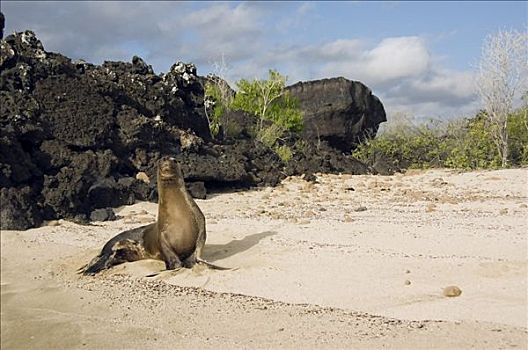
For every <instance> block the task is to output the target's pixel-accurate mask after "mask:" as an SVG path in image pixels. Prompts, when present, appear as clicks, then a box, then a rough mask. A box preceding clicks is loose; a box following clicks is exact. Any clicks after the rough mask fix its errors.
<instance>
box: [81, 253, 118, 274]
mask: <svg viewBox="0 0 528 350" xmlns="http://www.w3.org/2000/svg"><path fill="white" fill-rule="evenodd" d="M112 265H114V264H112V256H111V255H109V254H102V255H98V256H96V257H95V258H93V259H92V261H90V262H89V263H88V265H86V266H85V267H84V271H82V274H83V275H95V274H96V273H98V272H100V271H102V270H104V269H107V268H109V267H110V266H112Z"/></svg>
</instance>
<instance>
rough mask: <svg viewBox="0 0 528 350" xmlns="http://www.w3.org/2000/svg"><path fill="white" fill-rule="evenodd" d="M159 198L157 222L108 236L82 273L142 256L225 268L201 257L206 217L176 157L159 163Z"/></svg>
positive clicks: (176, 264)
mask: <svg viewBox="0 0 528 350" xmlns="http://www.w3.org/2000/svg"><path fill="white" fill-rule="evenodd" d="M158 198H159V200H158V218H157V221H156V222H155V223H152V224H149V225H145V226H141V227H137V228H134V229H131V230H128V231H124V232H121V233H120V234H118V235H117V236H115V237H113V238H112V239H110V240H109V241H108V242H107V243H106V244H105V245H104V247H103V249H102V250H101V252H100V253H99V255H97V256H96V257H95V258H93V259H92V261H90V263H88V264H87V265H86V267H84V268H81V270H82V271H83V273H84V274H85V275H93V274H95V273H97V272H99V271H101V270H104V269H107V268H109V267H111V266H113V265H117V264H120V263H123V262H127V261H136V260H141V259H158V260H163V261H164V262H165V267H166V268H167V270H174V269H179V268H181V267H188V268H190V267H192V266H193V265H194V264H196V263H202V264H205V265H207V266H209V267H212V268H216V269H228V268H223V267H220V266H216V265H213V264H211V263H209V262H207V261H205V260H203V259H202V250H203V247H204V245H205V239H206V232H205V217H204V215H203V213H202V211H201V210H200V208H199V207H198V205H197V204H196V203H195V201H194V200H193V198H192V197H191V195H189V193H188V192H187V190H186V188H185V182H184V180H183V175H182V172H181V169H180V166H179V164H178V162H177V161H176V159H175V158H172V157H163V158H161V159H160V160H159V162H158Z"/></svg>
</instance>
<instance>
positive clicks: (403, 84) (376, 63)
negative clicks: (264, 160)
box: [2, 2, 475, 116]
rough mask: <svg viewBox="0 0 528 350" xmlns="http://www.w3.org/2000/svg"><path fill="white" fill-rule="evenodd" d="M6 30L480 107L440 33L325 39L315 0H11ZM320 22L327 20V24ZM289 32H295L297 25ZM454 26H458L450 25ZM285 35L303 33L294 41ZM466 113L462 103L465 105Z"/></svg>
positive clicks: (72, 53) (403, 106) (84, 48)
mask: <svg viewBox="0 0 528 350" xmlns="http://www.w3.org/2000/svg"><path fill="white" fill-rule="evenodd" d="M2 5H3V6H2V12H4V14H5V15H6V21H7V22H6V25H7V28H6V29H7V30H6V34H9V31H11V30H12V29H16V30H18V31H21V30H25V29H33V30H35V31H36V33H37V36H38V37H39V38H40V39H41V40H42V41H43V44H44V47H45V48H46V49H47V50H50V51H57V52H61V53H63V54H65V55H66V56H68V57H71V58H84V59H86V60H87V61H89V62H93V63H101V62H102V61H104V60H125V61H129V60H130V58H131V57H132V56H133V55H134V54H139V55H140V56H143V58H144V59H145V60H146V62H147V63H148V64H152V65H153V66H154V68H155V70H156V71H157V72H160V71H167V70H168V68H169V67H170V65H171V64H172V63H174V62H175V61H179V60H182V61H187V62H193V63H195V64H196V65H197V68H198V73H199V74H201V75H206V74H207V73H209V72H210V71H211V67H210V64H211V62H214V61H220V60H221V57H222V55H223V56H225V58H226V60H227V63H228V64H229V66H231V68H232V69H231V71H230V72H229V73H228V74H229V75H228V76H227V78H228V80H229V81H231V82H233V81H236V80H238V79H240V78H249V79H251V78H253V77H259V78H264V77H265V76H266V75H267V71H268V69H269V68H275V69H278V70H279V71H280V72H281V73H283V74H285V75H287V76H288V77H289V80H288V82H289V83H290V84H293V83H295V82H297V81H306V80H313V79H321V78H330V77H338V76H343V77H346V78H348V79H351V80H359V81H361V82H363V83H365V84H366V85H367V86H369V87H370V88H371V89H372V91H373V92H374V94H376V95H378V96H379V97H380V98H381V100H382V102H383V103H384V105H385V109H386V111H387V113H388V114H389V115H391V114H393V113H394V112H398V111H409V112H410V114H416V115H429V116H436V115H448V114H451V113H453V114H454V113H456V111H462V112H464V111H468V110H471V109H472V108H473V109H474V107H475V102H474V94H473V91H474V90H473V85H472V82H473V79H472V74H471V73H470V72H469V71H453V70H448V69H446V68H445V67H444V65H445V62H446V59H445V57H444V56H439V54H438V53H434V54H432V53H431V52H430V51H429V47H428V45H429V44H430V42H431V41H432V40H437V39H435V37H434V35H433V36H432V35H427V34H425V35H421V36H399V37H387V38H383V39H380V40H378V41H377V42H374V43H372V42H370V41H368V40H365V38H356V37H353V36H346V35H345V36H341V37H339V36H337V37H334V38H333V39H331V40H325V41H321V40H322V39H320V38H319V39H317V40H319V42H314V41H313V40H312V41H309V39H310V38H308V37H306V36H303V35H299V33H303V30H304V29H306V28H309V26H310V25H311V19H313V18H314V16H317V15H318V11H317V8H316V7H317V6H323V5H322V4H321V5H319V4H317V3H313V2H304V3H288V2H247V3H244V2H243V3H239V2H236V3H234V2H210V3H207V2H204V3H198V2H196V3H194V2H192V3H191V2H155V3H152V2H75V3H74V2H55V3H53V2H31V3H24V2H16V3H15V2H5V4H4V3H2ZM322 30H324V28H322ZM292 33H294V34H296V35H292ZM449 35H452V33H449ZM289 38H300V39H302V40H300V41H293V40H291V39H290V41H288V40H289ZM464 113H465V112H464Z"/></svg>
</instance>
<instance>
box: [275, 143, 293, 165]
mask: <svg viewBox="0 0 528 350" xmlns="http://www.w3.org/2000/svg"><path fill="white" fill-rule="evenodd" d="M273 150H274V151H275V153H277V155H278V156H279V157H280V159H282V161H283V162H288V161H289V160H291V159H292V157H293V152H292V150H291V148H290V147H288V146H286V145H282V146H275V147H274V149H273Z"/></svg>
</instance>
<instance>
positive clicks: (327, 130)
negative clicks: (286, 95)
mask: <svg viewBox="0 0 528 350" xmlns="http://www.w3.org/2000/svg"><path fill="white" fill-rule="evenodd" d="M287 91H289V92H290V94H291V95H292V96H294V97H296V98H297V99H298V100H299V102H300V107H301V109H302V111H303V112H304V130H303V138H304V139H306V140H322V141H326V142H328V144H329V145H330V146H331V147H334V148H336V149H338V150H340V151H342V152H347V153H348V152H350V151H351V150H353V149H354V148H355V146H357V145H358V144H359V143H360V142H362V141H364V140H365V138H371V137H374V136H375V135H376V133H377V131H378V127H379V124H380V123H383V122H385V121H387V118H386V115H385V109H384V108H383V104H382V103H381V101H380V100H379V99H378V98H377V97H376V96H374V95H373V94H372V91H371V90H370V89H369V88H368V87H366V86H365V85H363V84H362V83H360V82H358V81H351V80H348V79H345V78H332V79H323V80H314V81H309V82H299V83H297V84H294V85H292V86H289V87H287Z"/></svg>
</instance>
